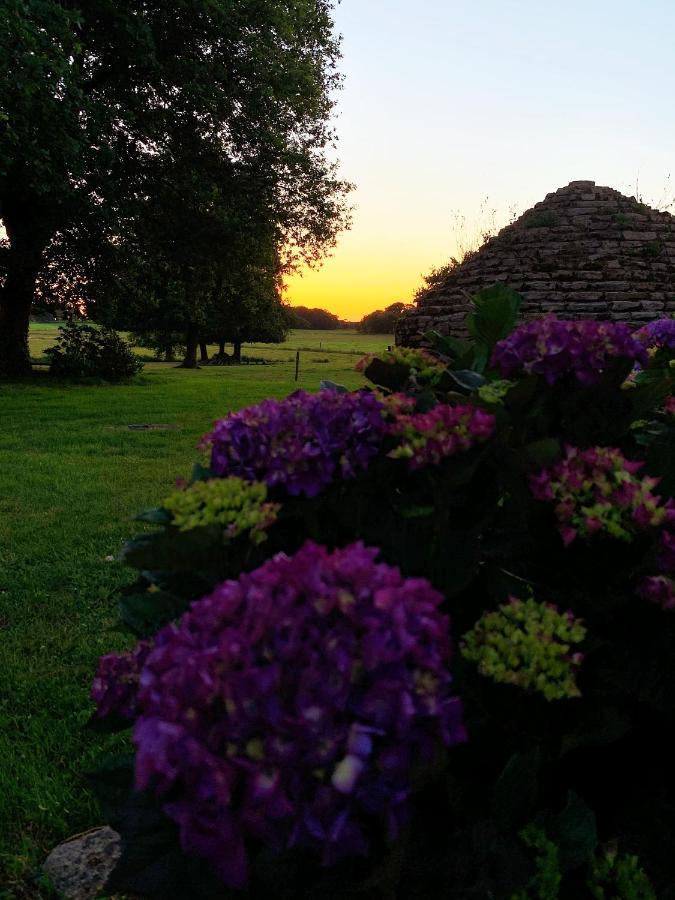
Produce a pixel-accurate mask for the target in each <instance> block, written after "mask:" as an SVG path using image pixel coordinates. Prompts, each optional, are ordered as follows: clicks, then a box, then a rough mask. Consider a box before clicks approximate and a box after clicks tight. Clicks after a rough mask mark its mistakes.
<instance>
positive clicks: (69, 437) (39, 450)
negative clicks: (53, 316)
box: [0, 326, 392, 898]
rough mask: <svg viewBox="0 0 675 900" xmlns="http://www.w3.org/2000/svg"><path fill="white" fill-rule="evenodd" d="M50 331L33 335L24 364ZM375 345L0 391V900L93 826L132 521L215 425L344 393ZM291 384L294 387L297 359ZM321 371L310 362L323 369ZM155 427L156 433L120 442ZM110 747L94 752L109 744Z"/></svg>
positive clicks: (317, 343)
mask: <svg viewBox="0 0 675 900" xmlns="http://www.w3.org/2000/svg"><path fill="white" fill-rule="evenodd" d="M54 331H55V329H54V327H53V326H37V327H36V328H35V329H34V331H33V334H32V345H31V351H32V354H33V356H34V357H35V358H39V357H40V356H41V355H42V351H43V350H44V347H45V346H49V345H50V344H51V343H53V338H54ZM391 342H392V339H391V338H388V337H386V336H385V337H367V336H362V335H358V334H356V333H350V332H296V333H294V334H292V335H291V338H290V339H289V341H288V342H287V344H284V345H281V346H280V347H277V348H274V349H272V348H270V347H268V346H265V347H262V348H256V350H255V351H251V350H246V349H245V351H244V352H249V353H253V352H255V355H260V356H265V357H269V358H270V359H271V358H273V354H277V356H276V358H277V359H278V360H279V362H278V364H276V365H270V366H242V367H235V368H219V367H214V368H204V369H200V370H196V371H186V370H181V369H176V368H174V367H172V366H169V365H166V364H149V365H147V366H146V368H145V371H144V373H143V375H142V376H140V378H139V379H138V381H137V382H135V383H133V384H131V385H124V386H87V385H63V384H58V383H54V382H52V381H50V379H49V377H48V376H47V375H46V374H45V373H38V374H36V375H35V376H34V378H33V379H32V380H31V381H26V382H22V383H15V384H0V897H3V898H4V897H7V898H10V897H11V898H13V897H31V896H41V894H40V893H39V891H38V889H37V888H34V887H33V886H32V881H31V877H32V873H33V872H34V870H35V868H36V866H37V864H39V862H40V861H41V860H42V859H43V858H44V855H45V852H46V851H47V850H49V849H50V848H51V847H52V846H53V845H54V844H55V843H57V842H58V841H59V840H61V839H63V838H64V837H66V836H67V835H70V834H73V833H75V832H78V831H81V830H83V829H85V828H88V827H90V826H92V825H94V824H98V820H99V814H98V812H97V810H96V808H95V805H94V803H93V801H92V798H91V796H90V794H89V793H88V791H87V789H86V786H85V784H84V780H83V778H82V773H83V771H85V770H86V769H87V768H89V767H91V766H93V765H95V763H96V760H97V759H98V758H100V756H101V753H102V752H103V751H104V750H105V749H106V748H108V749H109V747H108V744H107V742H106V740H105V739H101V738H100V737H97V736H95V735H93V734H92V733H90V732H88V731H87V730H85V729H84V727H83V726H84V725H85V723H86V721H87V719H88V717H89V715H90V713H91V704H90V702H89V700H88V691H89V685H90V682H91V678H92V674H93V671H94V668H95V666H96V661H97V658H98V657H99V656H100V655H101V654H102V653H105V652H108V651H110V650H112V649H115V648H120V647H122V646H124V641H125V640H126V639H125V638H124V637H123V636H121V635H120V634H119V633H118V632H116V630H115V627H116V622H117V619H116V603H115V597H114V593H115V589H116V588H117V587H118V586H119V585H120V584H121V583H123V582H124V581H125V579H128V578H129V577H130V576H129V575H128V573H127V572H126V571H125V570H124V567H123V566H121V565H120V564H119V563H117V562H108V561H106V557H109V556H113V557H115V556H116V555H117V553H118V552H119V549H120V546H121V544H122V542H123V541H124V539H125V538H126V537H128V536H129V535H130V534H131V533H133V532H134V530H135V529H136V528H137V525H136V524H135V523H133V522H132V521H131V519H132V517H133V515H134V514H135V513H136V512H138V511H139V510H140V509H142V508H143V507H146V506H149V505H153V504H155V503H156V502H158V501H161V499H162V497H163V496H165V495H166V493H167V492H168V491H169V490H170V488H171V486H172V483H173V481H174V480H175V479H176V478H177V477H182V476H185V475H187V474H189V471H190V468H191V466H192V463H193V461H194V460H195V459H197V458H198V456H199V453H198V451H197V450H196V449H195V445H196V443H197V441H198V439H199V438H200V436H201V435H202V434H203V433H204V432H205V431H207V430H208V428H209V427H210V425H211V424H212V422H213V421H214V420H215V419H216V418H219V417H222V416H223V415H224V414H225V413H226V412H228V411H229V410H233V409H237V408H239V407H241V406H245V405H247V404H249V403H255V402H257V401H259V400H262V399H264V398H265V397H282V396H285V395H286V394H288V393H289V392H290V391H292V390H293V389H294V388H296V387H301V388H305V389H307V390H314V389H316V388H317V387H318V384H319V381H320V380H321V379H322V378H329V379H331V380H334V381H339V382H341V383H343V384H346V385H348V386H349V387H356V386H358V385H359V384H360V383H361V382H362V378H361V376H360V375H358V374H357V373H356V372H355V371H354V363H355V361H356V360H357V359H358V358H359V356H360V355H361V354H362V353H364V352H366V351H368V350H376V349H382V348H383V347H386V345H387V344H389V343H391ZM301 346H302V347H309V348H311V349H309V350H307V351H303V352H302V353H301V365H300V379H299V381H298V383H297V384H296V383H295V382H294V380H293V374H294V363H295V354H294V352H291V351H294V350H295V348H296V347H301ZM324 360H325V361H324ZM137 423H166V424H172V425H175V426H176V428H175V430H169V431H148V432H139V431H130V430H129V429H128V427H127V426H128V425H130V424H137ZM108 740H109V739H108Z"/></svg>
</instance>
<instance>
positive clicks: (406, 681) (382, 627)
mask: <svg viewBox="0 0 675 900" xmlns="http://www.w3.org/2000/svg"><path fill="white" fill-rule="evenodd" d="M377 553H378V551H377V550H374V549H370V548H367V547H364V546H363V545H362V544H354V545H351V546H349V547H347V548H345V549H342V550H336V551H334V552H329V551H328V550H326V549H325V548H323V547H320V546H317V545H315V544H312V543H307V544H305V545H304V547H303V548H302V549H301V550H300V551H298V552H297V553H296V554H295V555H294V556H292V557H287V556H285V555H284V554H279V555H278V556H276V557H274V558H273V559H271V560H269V561H268V562H266V563H265V564H264V565H263V566H261V567H260V568H259V569H256V570H255V571H253V572H251V573H248V574H242V575H241V576H240V577H239V579H238V580H237V581H227V582H225V583H224V584H222V585H220V586H219V587H218V588H216V590H215V591H214V592H213V593H212V594H211V595H210V596H208V597H205V598H204V599H203V600H200V601H197V602H196V603H194V604H193V605H192V608H191V610H190V611H189V612H188V613H186V614H185V615H184V616H183V618H182V619H181V620H180V622H179V623H177V624H173V625H170V626H168V627H166V628H164V629H163V630H162V631H161V632H160V633H159V635H158V636H157V638H156V641H155V646H154V649H153V650H152V652H151V654H150V656H149V657H148V659H147V661H146V664H145V667H144V669H143V672H142V674H141V679H140V691H139V695H138V705H139V710H140V715H139V717H138V719H137V722H136V726H135V731H134V741H135V744H136V748H137V756H136V784H137V787H138V789H140V790H152V791H154V792H155V794H156V795H157V796H158V797H160V798H162V799H163V802H164V807H163V808H164V810H165V812H166V814H167V815H168V816H169V817H171V818H172V819H173V820H174V821H175V822H177V824H178V826H179V829H180V836H181V841H182V845H183V847H184V849H185V850H186V851H188V852H190V853H192V854H195V855H198V856H202V857H205V858H206V859H208V860H210V861H211V862H212V863H213V865H214V866H215V867H216V869H217V871H218V872H219V874H220V876H221V877H222V878H223V880H224V881H225V882H226V883H227V884H228V885H230V886H241V885H243V884H245V883H246V881H247V869H248V851H249V847H250V844H251V842H254V843H261V842H262V843H264V844H265V845H266V846H268V847H271V848H275V849H279V850H281V849H284V848H292V847H298V848H305V849H310V850H314V851H315V852H318V853H319V854H320V855H321V858H322V861H323V863H324V864H331V863H333V862H335V861H337V860H339V859H340V858H342V857H345V856H349V855H354V854H364V853H366V852H367V851H368V849H369V836H370V835H372V833H373V829H375V830H377V829H380V831H381V833H382V834H387V835H388V836H389V837H393V836H395V835H396V833H397V832H398V830H399V828H400V826H401V823H402V821H403V820H404V819H405V816H406V812H407V807H408V801H409V797H410V794H411V790H412V787H411V769H412V767H413V764H415V765H417V764H418V763H420V762H424V761H425V760H431V759H432V758H433V757H434V756H435V755H436V754H437V753H438V751H439V750H440V749H442V748H443V747H449V746H451V745H454V744H457V743H459V742H461V741H464V740H465V731H464V727H463V724H462V706H461V702H460V700H459V699H458V698H457V697H455V696H453V694H452V688H451V677H450V674H449V672H448V663H449V660H450V638H449V630H448V619H447V617H445V616H444V615H442V614H441V613H440V612H439V605H440V603H441V601H442V597H441V595H440V594H439V593H437V592H436V591H435V590H434V589H433V588H432V587H431V585H430V584H429V583H428V582H427V581H426V580H424V579H420V578H403V577H402V576H401V574H400V572H399V571H398V569H395V568H392V567H391V566H388V565H385V564H383V563H377V562H376V561H375V558H376V556H377Z"/></svg>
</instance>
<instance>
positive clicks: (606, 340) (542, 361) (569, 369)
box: [491, 315, 647, 385]
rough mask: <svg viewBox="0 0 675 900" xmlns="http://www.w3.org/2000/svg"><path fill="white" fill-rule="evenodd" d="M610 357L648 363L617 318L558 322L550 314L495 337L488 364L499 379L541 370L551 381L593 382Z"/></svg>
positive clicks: (640, 347) (644, 350)
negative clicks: (497, 372)
mask: <svg viewBox="0 0 675 900" xmlns="http://www.w3.org/2000/svg"><path fill="white" fill-rule="evenodd" d="M615 359H626V360H629V361H637V362H639V363H641V364H645V363H646V362H647V351H646V348H645V347H644V346H643V344H642V343H641V342H640V341H638V340H637V339H636V337H635V336H634V335H633V334H632V332H631V330H630V328H629V327H628V326H627V325H624V324H623V323H621V322H597V321H595V320H579V321H563V320H561V319H558V318H557V317H556V316H554V315H549V316H545V317H544V318H542V319H535V320H534V321H532V322H528V323H527V324H525V325H521V326H520V327H519V328H516V330H515V331H514V332H513V333H512V334H511V335H509V337H507V338H505V339H504V340H503V341H499V342H498V343H497V344H496V346H495V349H494V351H493V354H492V362H491V364H492V366H493V367H494V368H495V369H497V370H498V371H499V372H500V373H501V375H502V376H503V377H504V378H510V377H512V376H515V375H522V374H526V375H530V374H535V375H542V376H543V377H544V378H545V379H546V381H547V382H548V383H549V384H554V383H555V382H556V381H559V380H560V379H561V378H563V377H564V376H566V375H574V376H575V378H576V379H577V381H579V382H580V383H581V384H585V385H588V384H594V383H596V382H597V381H598V379H599V378H600V376H601V375H602V373H603V371H604V370H605V369H606V368H607V366H608V365H610V364H611V362H612V361H613V360H615Z"/></svg>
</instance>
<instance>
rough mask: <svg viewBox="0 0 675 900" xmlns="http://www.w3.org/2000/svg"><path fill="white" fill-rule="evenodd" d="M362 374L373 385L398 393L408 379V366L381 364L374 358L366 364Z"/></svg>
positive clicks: (381, 362)
mask: <svg viewBox="0 0 675 900" xmlns="http://www.w3.org/2000/svg"><path fill="white" fill-rule="evenodd" d="M363 374H364V375H365V376H366V378H367V379H368V380H369V381H372V382H373V384H377V385H379V386H380V387H384V388H388V389H389V390H390V391H399V390H401V389H402V388H403V387H404V386H405V384H406V382H407V381H408V378H409V377H410V366H405V365H402V364H401V363H398V362H395V363H387V362H383V361H382V360H381V359H378V358H377V357H375V358H374V359H372V360H371V361H370V362H369V363H368V365H367V366H366V368H365V369H364V372H363Z"/></svg>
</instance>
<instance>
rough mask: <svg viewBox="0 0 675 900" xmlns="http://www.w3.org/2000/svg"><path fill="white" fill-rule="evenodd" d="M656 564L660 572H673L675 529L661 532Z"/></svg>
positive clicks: (674, 569) (674, 563)
mask: <svg viewBox="0 0 675 900" xmlns="http://www.w3.org/2000/svg"><path fill="white" fill-rule="evenodd" d="M658 564H659V568H660V569H661V571H662V572H675V531H669V530H667V529H664V530H663V531H662V532H661V545H660V547H659V555H658Z"/></svg>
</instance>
